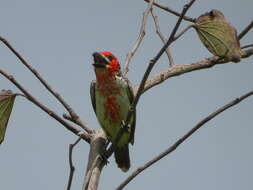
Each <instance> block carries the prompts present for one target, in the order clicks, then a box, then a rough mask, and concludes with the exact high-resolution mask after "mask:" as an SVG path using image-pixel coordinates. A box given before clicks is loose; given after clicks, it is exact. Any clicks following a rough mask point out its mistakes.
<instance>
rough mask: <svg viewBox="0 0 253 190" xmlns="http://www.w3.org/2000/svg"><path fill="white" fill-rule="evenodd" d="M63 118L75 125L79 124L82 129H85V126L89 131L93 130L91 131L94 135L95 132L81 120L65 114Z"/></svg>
mask: <svg viewBox="0 0 253 190" xmlns="http://www.w3.org/2000/svg"><path fill="white" fill-rule="evenodd" d="M63 118H65V119H67V120H69V121H71V122H73V123H75V124H77V125H79V126H81V127H83V126H85V127H88V129H91V130H92V132H91V133H94V130H93V129H92V128H91V127H89V126H88V124H87V123H84V122H83V121H82V120H80V118H79V117H78V118H76V119H74V118H73V117H71V116H70V115H68V114H63ZM86 131H87V130H86Z"/></svg>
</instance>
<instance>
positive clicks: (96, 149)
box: [82, 129, 107, 190]
mask: <svg viewBox="0 0 253 190" xmlns="http://www.w3.org/2000/svg"><path fill="white" fill-rule="evenodd" d="M106 142H107V138H106V136H105V134H104V132H103V131H102V129H100V130H97V131H96V132H95V133H94V134H93V135H92V139H91V143H90V152H89V160H88V164H87V169H86V172H85V173H86V174H85V178H84V182H83V187H82V190H96V189H97V188H98V183H99V179H100V175H101V172H102V169H103V167H104V165H105V162H104V160H103V159H102V158H101V155H102V154H103V153H104V152H105V147H106Z"/></svg>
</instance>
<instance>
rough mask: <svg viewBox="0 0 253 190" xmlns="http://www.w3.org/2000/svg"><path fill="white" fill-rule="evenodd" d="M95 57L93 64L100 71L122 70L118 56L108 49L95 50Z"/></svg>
mask: <svg viewBox="0 0 253 190" xmlns="http://www.w3.org/2000/svg"><path fill="white" fill-rule="evenodd" d="M92 55H93V58H94V64H93V66H94V67H95V69H96V70H97V71H98V70H100V69H101V71H102V70H103V71H105V70H107V71H109V72H110V73H115V72H116V73H118V72H120V65H119V62H118V60H117V58H116V57H115V56H114V55H113V54H112V53H111V52H108V51H101V52H95V53H93V54H92Z"/></svg>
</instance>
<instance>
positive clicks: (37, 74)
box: [0, 36, 93, 133]
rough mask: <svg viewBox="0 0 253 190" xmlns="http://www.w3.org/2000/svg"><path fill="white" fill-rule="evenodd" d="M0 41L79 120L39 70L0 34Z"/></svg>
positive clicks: (86, 127) (88, 128) (74, 118)
mask: <svg viewBox="0 0 253 190" xmlns="http://www.w3.org/2000/svg"><path fill="white" fill-rule="evenodd" d="M0 41H2V42H3V43H4V44H5V45H6V46H7V47H8V48H9V49H10V50H11V52H12V53H13V54H14V55H15V56H16V57H17V58H18V59H19V60H20V61H21V63H22V64H23V65H25V66H26V67H27V69H29V70H30V71H31V72H32V73H33V74H34V75H35V77H36V78H37V79H38V80H39V81H40V82H41V84H42V85H43V86H44V87H45V88H46V89H47V90H48V91H49V92H50V93H51V94H52V95H53V96H54V97H55V98H56V99H57V100H58V101H59V102H60V103H61V104H62V105H63V106H64V107H65V109H66V110H67V111H68V112H69V114H70V116H71V117H72V120H80V119H79V116H78V115H77V114H76V113H75V111H74V110H73V109H72V108H71V107H70V106H69V105H68V104H67V102H66V101H65V100H64V99H63V98H62V96H61V95H60V94H59V93H57V92H56V91H54V90H53V88H52V87H51V86H50V85H49V84H48V83H47V82H46V80H45V79H43V78H42V76H41V75H40V74H39V72H38V71H37V70H36V69H35V68H33V67H32V66H31V65H30V64H29V63H28V62H27V61H26V60H25V59H24V58H23V57H22V55H21V54H20V53H18V52H17V51H16V50H15V48H14V47H13V46H12V45H11V44H10V43H9V42H8V41H7V40H6V39H5V38H3V37H2V36H0ZM79 124H80V127H82V128H83V129H84V130H85V131H86V132H88V133H92V132H93V130H92V129H91V128H90V127H89V126H87V125H85V124H84V123H83V122H79Z"/></svg>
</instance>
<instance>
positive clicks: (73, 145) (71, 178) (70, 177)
mask: <svg viewBox="0 0 253 190" xmlns="http://www.w3.org/2000/svg"><path fill="white" fill-rule="evenodd" d="M81 139H82V138H81V137H78V139H77V140H76V141H75V142H74V144H69V168H70V172H69V180H68V186H67V190H70V189H71V184H72V180H73V176H74V172H75V166H74V165H73V161H72V154H73V149H74V148H75V146H76V145H77V144H78V143H79V142H80V140H81Z"/></svg>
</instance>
